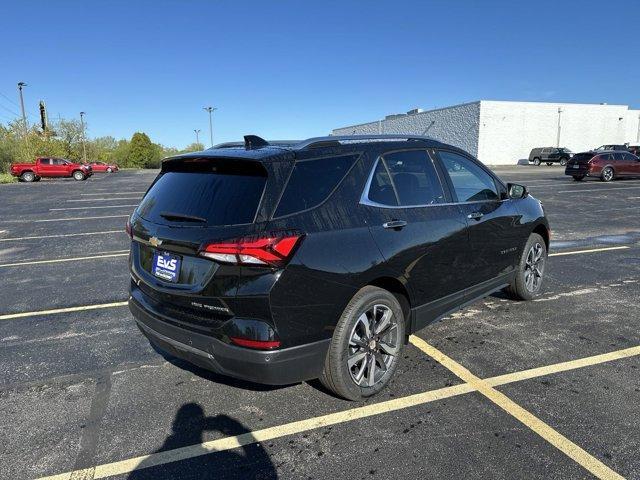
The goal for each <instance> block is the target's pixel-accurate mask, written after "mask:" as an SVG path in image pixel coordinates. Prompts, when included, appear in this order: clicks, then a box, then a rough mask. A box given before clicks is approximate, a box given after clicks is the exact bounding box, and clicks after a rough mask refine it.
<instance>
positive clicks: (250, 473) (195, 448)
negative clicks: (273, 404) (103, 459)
mask: <svg viewBox="0 0 640 480" xmlns="http://www.w3.org/2000/svg"><path fill="white" fill-rule="evenodd" d="M204 432H220V433H221V434H222V436H223V437H227V436H236V435H243V434H245V435H249V437H250V440H251V439H252V437H251V432H250V430H249V429H247V427H245V426H244V425H243V424H242V423H240V422H239V421H237V420H235V419H234V418H231V417H229V416H227V415H216V416H213V417H207V416H205V414H204V410H203V409H202V407H201V406H200V405H199V404H197V403H187V404H185V405H182V406H181V407H180V409H179V410H178V411H177V412H176V416H175V418H174V420H173V425H172V432H171V435H169V436H168V437H167V438H166V440H165V441H164V443H163V445H162V446H161V447H160V448H159V449H158V450H156V451H155V452H154V454H152V455H151V456H150V457H149V458H146V459H144V460H143V461H142V462H140V464H138V465H137V466H136V467H135V469H134V470H133V471H132V472H131V473H130V474H129V476H128V477H127V478H128V479H129V480H143V479H144V480H150V479H159V480H164V479H166V480H168V479H175V478H180V479H228V478H238V479H240V478H252V479H261V480H272V479H277V478H278V474H277V471H276V469H275V466H274V465H273V462H272V461H271V459H270V458H269V454H268V453H267V452H266V450H265V449H264V447H263V446H262V445H261V444H259V443H257V442H253V443H248V444H246V445H243V446H241V447H238V448H235V449H233V450H223V451H219V452H210V451H208V450H206V449H205V448H203V447H202V445H201V444H202V443H203V441H204V436H203V434H204ZM243 443H244V442H243ZM163 461H164V463H163Z"/></svg>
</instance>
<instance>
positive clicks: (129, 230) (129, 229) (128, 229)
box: [124, 218, 133, 238]
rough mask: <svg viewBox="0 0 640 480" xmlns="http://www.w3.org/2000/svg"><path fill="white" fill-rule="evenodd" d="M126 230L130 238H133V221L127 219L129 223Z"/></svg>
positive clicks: (126, 224) (125, 226) (125, 227)
mask: <svg viewBox="0 0 640 480" xmlns="http://www.w3.org/2000/svg"><path fill="white" fill-rule="evenodd" d="M124 229H125V230H126V231H127V235H129V238H133V232H132V231H131V219H130V218H127V223H125V225H124Z"/></svg>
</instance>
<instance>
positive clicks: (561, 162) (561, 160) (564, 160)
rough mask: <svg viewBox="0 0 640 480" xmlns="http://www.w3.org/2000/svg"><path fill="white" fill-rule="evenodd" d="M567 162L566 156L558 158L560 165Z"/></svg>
mask: <svg viewBox="0 0 640 480" xmlns="http://www.w3.org/2000/svg"><path fill="white" fill-rule="evenodd" d="M566 164H567V159H566V158H561V159H560V165H562V166H563V167H564V166H565V165H566Z"/></svg>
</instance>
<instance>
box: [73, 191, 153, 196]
mask: <svg viewBox="0 0 640 480" xmlns="http://www.w3.org/2000/svg"><path fill="white" fill-rule="evenodd" d="M102 192H103V193H81V194H80V195H82V196H87V197H89V196H94V195H95V196H100V195H135V194H136V193H140V194H142V193H145V192H109V191H107V190H103V191H102Z"/></svg>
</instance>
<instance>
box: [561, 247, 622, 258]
mask: <svg viewBox="0 0 640 480" xmlns="http://www.w3.org/2000/svg"><path fill="white" fill-rule="evenodd" d="M627 248H630V247H628V246H626V245H625V246H620V247H602V248H589V249H587V250H573V251H571V252H557V253H550V254H549V256H550V257H559V256H561V255H578V254H580V253H593V252H606V251H608V250H625V249H627Z"/></svg>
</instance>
